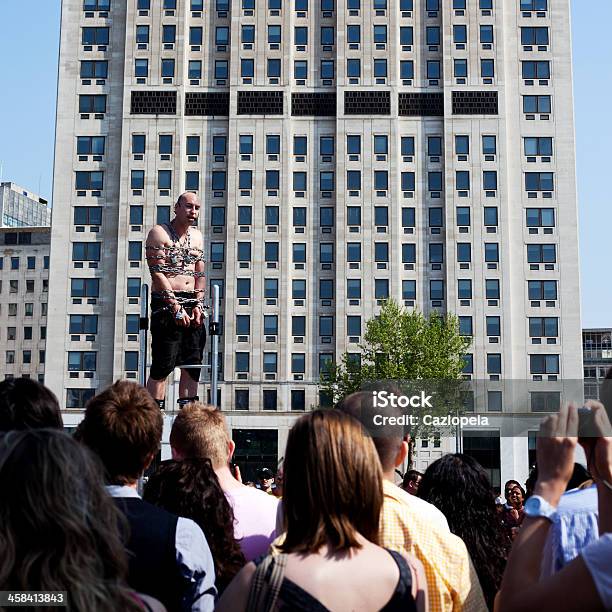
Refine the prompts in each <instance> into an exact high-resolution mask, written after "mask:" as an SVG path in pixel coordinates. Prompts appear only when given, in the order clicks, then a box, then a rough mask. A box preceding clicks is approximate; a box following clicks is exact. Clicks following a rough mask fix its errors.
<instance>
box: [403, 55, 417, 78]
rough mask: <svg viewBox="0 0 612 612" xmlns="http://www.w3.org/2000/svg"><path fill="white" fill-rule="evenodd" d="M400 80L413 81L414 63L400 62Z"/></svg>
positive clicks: (410, 61)
mask: <svg viewBox="0 0 612 612" xmlns="http://www.w3.org/2000/svg"><path fill="white" fill-rule="evenodd" d="M400 79H414V62H413V61H412V60H402V61H401V62H400Z"/></svg>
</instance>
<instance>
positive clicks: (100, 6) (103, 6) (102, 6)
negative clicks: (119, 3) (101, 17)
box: [83, 0, 110, 11]
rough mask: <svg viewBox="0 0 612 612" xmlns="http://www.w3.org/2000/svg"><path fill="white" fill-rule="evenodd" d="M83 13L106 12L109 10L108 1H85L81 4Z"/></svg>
mask: <svg viewBox="0 0 612 612" xmlns="http://www.w3.org/2000/svg"><path fill="white" fill-rule="evenodd" d="M83 10H85V11H108V10H110V0H85V1H84V3H83Z"/></svg>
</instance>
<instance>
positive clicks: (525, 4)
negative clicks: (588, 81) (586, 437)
mask: <svg viewBox="0 0 612 612" xmlns="http://www.w3.org/2000/svg"><path fill="white" fill-rule="evenodd" d="M547 9H548V0H521V11H546V10H547ZM558 407H559V406H558V404H557V407H556V408H555V410H556V409H557V408H558Z"/></svg>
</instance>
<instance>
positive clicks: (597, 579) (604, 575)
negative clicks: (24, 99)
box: [582, 533, 612, 610]
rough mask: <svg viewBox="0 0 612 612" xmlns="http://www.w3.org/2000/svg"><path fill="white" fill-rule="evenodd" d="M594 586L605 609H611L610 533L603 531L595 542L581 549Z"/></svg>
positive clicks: (611, 558) (611, 561)
mask: <svg viewBox="0 0 612 612" xmlns="http://www.w3.org/2000/svg"><path fill="white" fill-rule="evenodd" d="M582 558H583V559H584V562H585V563H586V566H587V568H588V570H589V572H590V573H591V577H592V578H593V582H594V583H595V588H596V589H597V592H598V593H599V597H600V599H601V602H602V603H603V606H604V608H605V609H606V610H612V533H604V534H603V535H602V536H601V538H599V540H597V542H595V543H593V544H590V545H589V546H587V547H586V548H585V549H584V550H583V551H582Z"/></svg>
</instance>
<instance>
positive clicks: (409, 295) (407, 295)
mask: <svg viewBox="0 0 612 612" xmlns="http://www.w3.org/2000/svg"><path fill="white" fill-rule="evenodd" d="M402 299H403V300H416V281H415V280H403V281H402Z"/></svg>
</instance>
